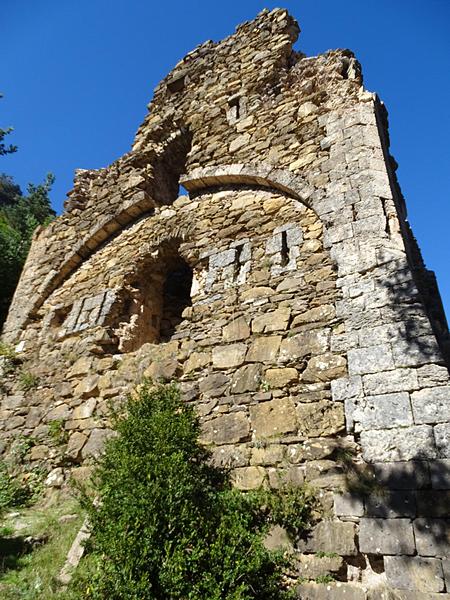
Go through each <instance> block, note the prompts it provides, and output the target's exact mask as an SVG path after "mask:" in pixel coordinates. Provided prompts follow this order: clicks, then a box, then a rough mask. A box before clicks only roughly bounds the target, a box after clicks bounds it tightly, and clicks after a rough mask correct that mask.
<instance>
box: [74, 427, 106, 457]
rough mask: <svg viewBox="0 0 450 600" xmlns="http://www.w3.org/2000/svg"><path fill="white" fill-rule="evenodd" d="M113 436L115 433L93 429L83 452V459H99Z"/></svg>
mask: <svg viewBox="0 0 450 600" xmlns="http://www.w3.org/2000/svg"><path fill="white" fill-rule="evenodd" d="M112 435H113V432H112V431H111V430H109V429H93V430H92V431H91V433H90V435H89V439H88V441H87V442H86V443H85V444H84V446H83V448H82V450H81V456H82V458H83V459H85V458H88V457H89V458H98V457H99V456H100V455H101V454H102V452H103V449H104V447H105V442H106V440H107V439H108V438H110V437H111V436H112Z"/></svg>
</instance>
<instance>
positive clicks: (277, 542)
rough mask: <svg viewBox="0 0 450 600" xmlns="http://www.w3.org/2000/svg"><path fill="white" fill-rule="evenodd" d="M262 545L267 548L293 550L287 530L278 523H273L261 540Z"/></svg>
mask: <svg viewBox="0 0 450 600" xmlns="http://www.w3.org/2000/svg"><path fill="white" fill-rule="evenodd" d="M263 544H264V547H265V548H267V550H272V551H274V550H281V551H284V552H286V551H287V552H289V553H291V552H293V550H294V548H293V545H292V542H291V539H290V537H289V534H288V532H287V531H286V529H284V527H280V525H273V526H272V527H271V528H270V530H269V532H268V533H267V535H266V537H265V538H264V540H263Z"/></svg>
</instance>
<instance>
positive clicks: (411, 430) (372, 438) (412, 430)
mask: <svg viewBox="0 0 450 600" xmlns="http://www.w3.org/2000/svg"><path fill="white" fill-rule="evenodd" d="M361 446H362V449H363V457H364V460H366V461H367V462H379V461H385V462H390V461H406V460H414V459H415V460H427V459H433V458H435V457H436V448H435V444H434V437H433V431H432V427H430V426H429V425H416V426H414V427H403V428H401V429H398V428H396V429H388V430H383V429H377V430H373V431H363V432H362V433H361Z"/></svg>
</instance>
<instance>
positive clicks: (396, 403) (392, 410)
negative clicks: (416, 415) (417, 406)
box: [353, 392, 413, 430]
mask: <svg viewBox="0 0 450 600" xmlns="http://www.w3.org/2000/svg"><path fill="white" fill-rule="evenodd" d="M353 419H354V421H355V422H357V424H358V429H363V430H365V429H391V428H392V427H399V426H402V425H412V424H413V418H412V412H411V404H410V401H409V394H408V393H407V392H401V393H397V394H384V395H382V396H366V397H365V398H364V400H361V401H359V403H357V404H356V407H355V410H354V412H353Z"/></svg>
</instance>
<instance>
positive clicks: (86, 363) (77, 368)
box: [67, 356, 93, 378]
mask: <svg viewBox="0 0 450 600" xmlns="http://www.w3.org/2000/svg"><path fill="white" fill-rule="evenodd" d="M92 361H93V359H92V357H91V356H82V357H80V358H79V359H78V360H77V361H76V362H75V363H74V364H73V365H72V367H71V368H70V370H69V372H68V374H67V376H68V377H69V378H72V377H80V376H82V375H87V374H88V373H90V372H91V368H92Z"/></svg>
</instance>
